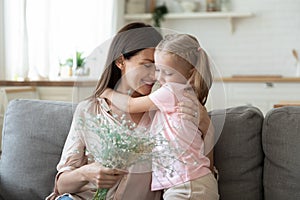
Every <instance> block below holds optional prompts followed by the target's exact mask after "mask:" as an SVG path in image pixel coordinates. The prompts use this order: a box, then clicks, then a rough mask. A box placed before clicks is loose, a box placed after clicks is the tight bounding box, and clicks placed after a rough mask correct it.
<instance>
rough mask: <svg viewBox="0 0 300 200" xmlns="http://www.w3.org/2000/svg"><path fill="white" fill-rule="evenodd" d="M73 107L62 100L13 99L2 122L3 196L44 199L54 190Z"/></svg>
mask: <svg viewBox="0 0 300 200" xmlns="http://www.w3.org/2000/svg"><path fill="white" fill-rule="evenodd" d="M73 109H74V106H73V105H72V104H71V103H63V102H49V101H39V100H13V101H11V102H10V104H9V106H8V109H7V111H6V115H5V120H4V126H3V127H4V129H3V146H2V147H3V149H2V150H3V151H2V158H1V167H0V196H2V197H4V198H5V199H24V200H28V199H44V198H45V197H46V196H47V195H49V194H50V193H51V192H52V189H53V185H54V178H55V174H56V165H57V163H58V161H59V159H60V154H61V151H62V148H63V145H64V142H65V139H66V137H67V134H68V132H69V128H70V125H71V121H72V116H73Z"/></svg>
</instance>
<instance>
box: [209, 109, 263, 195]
mask: <svg viewBox="0 0 300 200" xmlns="http://www.w3.org/2000/svg"><path fill="white" fill-rule="evenodd" d="M224 117H225V123H224V126H220V125H219V124H220V123H221V124H222V120H223V119H224ZM211 119H212V122H213V124H214V126H215V127H217V129H216V132H218V131H221V135H220V137H219V139H218V141H217V144H216V146H215V151H214V157H215V166H216V168H217V169H218V171H219V182H218V184H219V193H220V199H222V200H241V199H243V200H254V199H255V200H260V199H263V186H262V172H263V151H262V144H261V129H262V124H263V119H264V118H263V115H262V113H261V112H260V110H258V109H257V108H255V107H250V106H240V107H234V108H228V109H226V112H225V113H224V110H223V111H221V110H220V111H213V112H212V113H211ZM220 127H222V129H221V130H220Z"/></svg>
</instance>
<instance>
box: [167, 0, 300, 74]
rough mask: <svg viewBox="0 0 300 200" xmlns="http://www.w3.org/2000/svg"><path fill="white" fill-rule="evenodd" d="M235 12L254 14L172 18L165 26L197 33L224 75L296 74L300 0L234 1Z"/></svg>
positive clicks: (299, 29) (299, 45)
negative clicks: (233, 17) (230, 18)
mask: <svg viewBox="0 0 300 200" xmlns="http://www.w3.org/2000/svg"><path fill="white" fill-rule="evenodd" d="M231 2H232V8H233V10H234V11H249V12H253V13H254V15H255V16H254V17H251V18H245V19H238V20H235V21H233V22H234V27H235V32H234V33H233V34H231V32H230V26H229V24H228V20H227V19H188V20H186V19H180V20H168V21H165V22H164V23H163V27H166V28H171V29H175V30H178V31H182V32H188V33H191V34H194V35H195V36H197V37H198V39H199V40H201V43H202V44H203V45H204V47H205V48H206V49H207V51H208V52H209V53H210V55H211V56H212V57H213V59H214V61H215V62H216V64H217V66H218V67H219V68H220V70H221V72H222V74H223V75H224V76H229V75H233V74H282V75H286V76H289V75H293V74H294V71H295V67H294V65H295V59H294V58H293V56H292V49H293V48H295V49H296V50H298V52H299V54H300V1H299V0H284V1H282V0H264V1H261V0H231Z"/></svg>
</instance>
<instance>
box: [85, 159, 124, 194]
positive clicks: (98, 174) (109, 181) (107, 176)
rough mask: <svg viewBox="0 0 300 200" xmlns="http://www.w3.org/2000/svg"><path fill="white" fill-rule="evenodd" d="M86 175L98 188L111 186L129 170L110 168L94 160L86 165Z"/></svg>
mask: <svg viewBox="0 0 300 200" xmlns="http://www.w3.org/2000/svg"><path fill="white" fill-rule="evenodd" d="M84 168H85V169H84V176H85V178H86V179H87V180H88V181H89V182H92V183H93V184H94V185H95V186H96V187H97V188H111V187H112V186H113V185H115V184H116V182H117V181H119V180H120V179H121V178H122V177H123V176H124V175H125V174H127V173H128V172H127V171H125V170H120V169H110V168H106V167H103V166H102V165H101V164H99V163H97V162H94V163H91V164H88V165H85V166H84Z"/></svg>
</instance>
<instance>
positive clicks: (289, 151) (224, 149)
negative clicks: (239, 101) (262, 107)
mask: <svg viewBox="0 0 300 200" xmlns="http://www.w3.org/2000/svg"><path fill="white" fill-rule="evenodd" d="M75 107H76V105H74V104H72V103H65V102H54V101H42V100H13V101H11V102H10V104H9V105H8V108H7V111H6V114H5V120H4V129H3V146H2V148H3V149H2V150H3V152H2V157H1V163H0V199H1V200H2V198H3V197H4V198H3V199H9V200H10V199H24V200H25V199H26V200H27V199H43V198H45V197H46V196H47V195H49V194H50V193H51V191H52V188H53V184H54V177H55V174H56V168H55V167H56V165H57V163H58V161H59V159H60V155H61V151H62V148H63V145H64V142H65V139H66V137H67V134H68V132H69V128H70V125H71V122H72V116H73V112H74V109H75ZM210 115H211V119H212V122H213V124H214V126H215V127H216V128H217V129H216V131H221V135H220V137H219V138H218V141H217V143H216V146H215V151H214V153H215V165H216V167H217V169H218V170H219V174H220V177H219V192H220V199H221V200H240V199H243V200H253V199H255V200H260V199H266V200H281V199H300V184H299V183H300V172H299V168H300V156H299V155H300V154H299V152H300V145H299V144H300V107H284V108H280V109H274V110H271V111H270V112H269V113H268V114H267V115H266V117H265V120H264V118H263V115H262V113H261V112H260V111H259V110H258V109H257V108H254V107H251V106H240V107H234V108H228V109H226V110H225V112H224V110H215V111H212V112H211V113H210ZM224 119H225V123H224V121H223V120H224ZM262 127H263V128H262ZM262 129H263V130H262ZM264 153H265V157H264ZM263 166H264V167H263ZM1 196H2V198H1Z"/></svg>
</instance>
